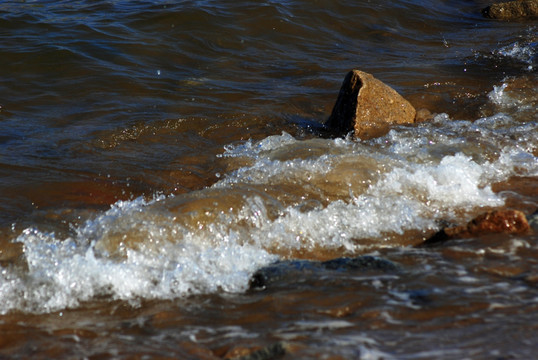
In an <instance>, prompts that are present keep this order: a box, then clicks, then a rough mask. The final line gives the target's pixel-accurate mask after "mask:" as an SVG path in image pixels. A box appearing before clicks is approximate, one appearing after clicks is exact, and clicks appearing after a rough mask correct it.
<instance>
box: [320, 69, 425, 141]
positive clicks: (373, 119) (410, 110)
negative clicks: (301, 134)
mask: <svg viewBox="0 0 538 360" xmlns="http://www.w3.org/2000/svg"><path fill="white" fill-rule="evenodd" d="M415 115H416V110H415V108H414V107H413V105H411V104H410V103H409V102H408V101H407V100H405V99H404V98H403V97H402V96H401V95H400V94H398V93H397V92H396V90H394V89H393V88H391V87H390V86H388V85H386V84H384V83H383V82H381V81H379V80H377V79H376V78H374V77H373V76H372V75H371V74H368V73H365V72H363V71H359V70H352V71H350V72H349V73H348V74H347V75H346V77H345V79H344V82H343V84H342V87H341V88H340V93H339V94H338V99H337V100H336V103H335V105H334V108H333V111H332V113H331V116H330V117H329V119H328V120H327V122H326V123H325V125H326V126H327V127H328V128H329V129H331V130H333V131H336V132H337V133H338V134H339V135H341V134H347V133H348V132H350V131H352V130H353V131H354V135H355V136H356V137H358V138H361V139H370V138H373V137H377V136H381V135H384V134H385V133H386V132H387V131H388V129H389V125H391V124H409V123H413V122H414V121H415Z"/></svg>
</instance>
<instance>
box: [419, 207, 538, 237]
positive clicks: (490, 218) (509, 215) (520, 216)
mask: <svg viewBox="0 0 538 360" xmlns="http://www.w3.org/2000/svg"><path fill="white" fill-rule="evenodd" d="M530 231H531V227H530V226H529V223H528V222H527V218H526V217H525V214H524V213H523V212H521V211H518V210H494V211H488V212H486V213H484V214H481V215H479V216H477V217H476V218H474V219H473V220H471V221H470V222H469V223H467V225H463V226H455V227H447V228H444V229H442V230H441V231H439V232H438V233H436V234H435V235H433V236H432V237H431V238H429V239H428V240H426V242H425V244H432V243H437V242H440V241H445V240H449V239H464V238H471V237H476V236H481V235H485V234H492V233H503V234H526V233H529V232H530Z"/></svg>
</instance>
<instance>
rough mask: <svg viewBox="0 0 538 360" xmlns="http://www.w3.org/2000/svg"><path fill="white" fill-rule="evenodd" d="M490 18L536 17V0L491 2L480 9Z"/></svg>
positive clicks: (537, 0)
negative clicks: (491, 3)
mask: <svg viewBox="0 0 538 360" xmlns="http://www.w3.org/2000/svg"><path fill="white" fill-rule="evenodd" d="M482 14H483V15H484V16H485V17H488V18H490V19H497V20H521V19H538V0H517V1H508V2H502V3H497V4H493V5H491V6H488V7H487V8H485V9H484V10H482Z"/></svg>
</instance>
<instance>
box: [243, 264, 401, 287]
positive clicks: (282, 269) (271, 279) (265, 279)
mask: <svg viewBox="0 0 538 360" xmlns="http://www.w3.org/2000/svg"><path fill="white" fill-rule="evenodd" d="M324 270H325V271H326V270H329V271H331V270H332V271H382V272H395V271H397V270H398V266H397V265H395V264H394V263H393V262H391V261H389V260H385V259H381V258H378V257H375V256H358V257H354V258H345V257H344V258H337V259H333V260H328V261H323V262H320V261H310V260H292V261H279V262H276V263H274V264H272V265H269V266H266V267H264V268H262V269H260V270H258V271H256V272H255V273H254V275H253V276H252V278H251V280H250V288H251V289H263V288H265V287H267V286H268V285H270V284H274V283H278V282H285V281H287V280H290V281H297V279H298V278H300V277H304V276H306V275H308V274H316V273H317V272H319V271H324Z"/></svg>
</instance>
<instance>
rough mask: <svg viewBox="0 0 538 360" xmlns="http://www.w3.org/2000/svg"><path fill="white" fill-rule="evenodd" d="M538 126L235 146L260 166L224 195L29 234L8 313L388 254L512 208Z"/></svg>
mask: <svg viewBox="0 0 538 360" xmlns="http://www.w3.org/2000/svg"><path fill="white" fill-rule="evenodd" d="M537 130H538V129H537V125H536V123H515V122H514V121H513V119H511V118H510V117H509V116H506V115H502V114H498V115H496V116H493V117H490V118H484V119H479V120H477V121H475V122H474V123H472V122H467V121H452V120H450V119H448V117H447V116H440V117H438V118H437V119H436V121H434V122H432V123H429V124H422V125H419V126H417V127H414V128H411V127H402V128H396V129H395V130H392V131H391V132H390V133H389V134H387V135H386V136H385V137H383V138H380V139H375V140H371V141H369V142H359V141H352V140H350V139H347V140H342V139H338V140H327V139H312V140H302V141H300V140H297V139H294V138H293V137H292V136H291V135H289V134H286V133H284V134H282V135H277V136H271V137H268V138H266V139H264V140H262V141H260V142H253V141H248V142H246V143H244V144H236V145H235V146H229V147H227V149H226V150H225V153H224V154H223V156H222V159H223V161H224V160H226V159H230V160H231V161H233V160H235V159H237V158H247V159H248V160H249V161H247V162H246V163H247V165H244V164H243V165H239V167H238V168H236V169H235V170H232V171H230V172H229V173H228V174H226V175H225V176H224V177H223V178H222V179H221V180H220V181H219V182H218V183H216V184H215V185H214V186H213V187H211V188H208V189H204V190H200V191H197V192H193V193H189V194H184V195H179V196H175V197H174V196H168V197H165V196H161V197H157V198H155V199H153V200H150V201H147V200H144V199H142V198H140V199H135V200H132V201H120V202H117V203H116V204H114V205H113V206H112V207H111V208H110V209H109V210H108V211H106V212H103V213H102V214H100V215H98V216H96V217H95V218H93V219H88V220H87V221H86V222H85V223H84V224H82V225H81V226H79V227H78V228H75V229H74V235H73V236H72V237H69V238H58V237H57V236H56V235H55V234H49V233H45V232H42V231H40V230H37V229H27V230H25V231H24V232H23V233H21V234H20V235H19V236H18V237H17V238H16V239H15V240H14V241H17V242H20V243H22V244H23V247H24V257H25V259H26V262H27V265H28V269H27V270H26V269H18V268H15V267H14V268H4V269H2V272H1V274H0V304H1V305H0V313H5V312H7V311H10V310H13V309H19V310H23V311H31V312H47V311H55V310H60V309H63V308H66V307H76V306H77V305H78V304H79V303H80V302H82V301H87V300H91V299H93V298H95V297H97V296H99V297H103V296H104V297H109V298H112V299H120V300H126V301H129V302H132V303H137V302H138V301H139V300H140V299H170V298H175V297H178V296H185V295H187V294H197V293H215V292H221V291H227V292H241V291H244V290H245V289H246V288H247V287H248V281H249V278H250V276H251V275H252V273H253V272H254V271H256V270H257V269H258V268H260V267H261V266H264V265H267V264H269V263H271V262H272V261H275V260H276V259H278V257H277V256H276V255H273V254H272V253H279V254H286V253H291V252H292V251H293V250H308V251H313V250H314V249H332V250H336V249H342V251H344V253H343V254H347V253H346V251H348V252H354V251H356V250H360V249H361V246H362V244H361V239H369V240H370V241H372V240H375V241H377V244H379V247H382V246H384V245H383V244H384V242H385V237H386V235H388V234H402V233H404V232H405V231H407V230H423V229H428V228H434V227H436V221H437V220H439V219H443V220H446V219H452V218H454V217H455V216H456V212H458V213H461V212H462V211H470V210H472V209H476V208H478V207H483V206H499V205H502V204H503V199H502V197H500V196H499V194H495V193H493V192H492V190H491V184H492V183H493V182H495V181H501V180H504V179H507V178H508V177H509V176H512V175H516V174H517V175H537V174H538V160H537V158H536V157H535V156H534V155H533V154H534V152H535V151H536V146H538V144H537V142H536V138H535V136H534V135H533V134H536V131H537ZM269 187H270V188H271V189H272V190H271V191H272V192H273V193H271V192H268V191H266V189H267V188H269ZM275 189H276V190H275ZM275 192H276V195H275V194H274V193H275Z"/></svg>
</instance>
